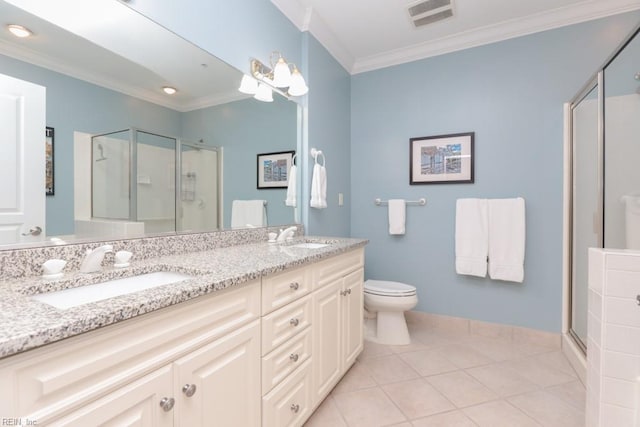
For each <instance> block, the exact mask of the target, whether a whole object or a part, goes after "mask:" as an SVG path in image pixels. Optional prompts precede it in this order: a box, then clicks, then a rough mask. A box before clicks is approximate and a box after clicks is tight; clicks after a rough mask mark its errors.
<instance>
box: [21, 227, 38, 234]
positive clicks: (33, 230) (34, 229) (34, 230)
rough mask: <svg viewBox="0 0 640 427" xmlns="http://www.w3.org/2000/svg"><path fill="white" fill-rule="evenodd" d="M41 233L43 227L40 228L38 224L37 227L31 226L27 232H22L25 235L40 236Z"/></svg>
mask: <svg viewBox="0 0 640 427" xmlns="http://www.w3.org/2000/svg"><path fill="white" fill-rule="evenodd" d="M40 233H42V228H40V227H39V226H37V225H36V226H35V227H33V228H31V229H30V230H29V231H27V232H26V233H21V234H22V235H23V236H39V235H40Z"/></svg>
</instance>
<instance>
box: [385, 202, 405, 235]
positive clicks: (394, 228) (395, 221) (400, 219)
mask: <svg viewBox="0 0 640 427" xmlns="http://www.w3.org/2000/svg"><path fill="white" fill-rule="evenodd" d="M406 213H407V203H406V202H405V201H404V199H391V200H389V234H404V232H405V226H404V224H405V219H406Z"/></svg>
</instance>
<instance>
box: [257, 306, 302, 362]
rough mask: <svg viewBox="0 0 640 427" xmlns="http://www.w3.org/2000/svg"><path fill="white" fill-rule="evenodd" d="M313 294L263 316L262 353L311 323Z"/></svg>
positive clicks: (264, 353)
mask: <svg viewBox="0 0 640 427" xmlns="http://www.w3.org/2000/svg"><path fill="white" fill-rule="evenodd" d="M311 314H312V313H311V295H307V296H306V297H303V298H301V299H300V300H298V301H296V302H293V303H291V304H289V305H287V306H286V307H282V308H281V309H279V310H277V311H274V312H273V313H270V314H268V315H266V316H264V317H263V318H262V355H263V356H264V355H266V354H267V353H269V352H270V351H271V350H273V349H274V348H276V347H277V346H279V345H280V344H282V343H284V342H285V341H287V340H288V339H289V338H291V337H293V336H294V335H296V334H298V333H299V332H301V331H302V330H303V329H305V328H306V327H308V326H309V325H310V324H311Z"/></svg>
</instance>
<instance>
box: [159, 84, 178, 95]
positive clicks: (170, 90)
mask: <svg viewBox="0 0 640 427" xmlns="http://www.w3.org/2000/svg"><path fill="white" fill-rule="evenodd" d="M162 90H163V91H164V93H166V94H167V95H173V94H174V93H176V92H177V90H176V88H175V87H171V86H164V87H163V88H162Z"/></svg>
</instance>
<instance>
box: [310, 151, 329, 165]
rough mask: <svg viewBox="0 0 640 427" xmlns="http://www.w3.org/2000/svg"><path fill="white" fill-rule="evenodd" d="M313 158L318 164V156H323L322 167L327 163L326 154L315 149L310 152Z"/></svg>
mask: <svg viewBox="0 0 640 427" xmlns="http://www.w3.org/2000/svg"><path fill="white" fill-rule="evenodd" d="M310 154H311V157H313V161H314V162H315V164H316V165H317V164H318V156H322V166H324V165H325V163H326V159H325V158H324V154H323V153H322V150H316V149H315V148H312V149H311V151H310Z"/></svg>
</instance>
